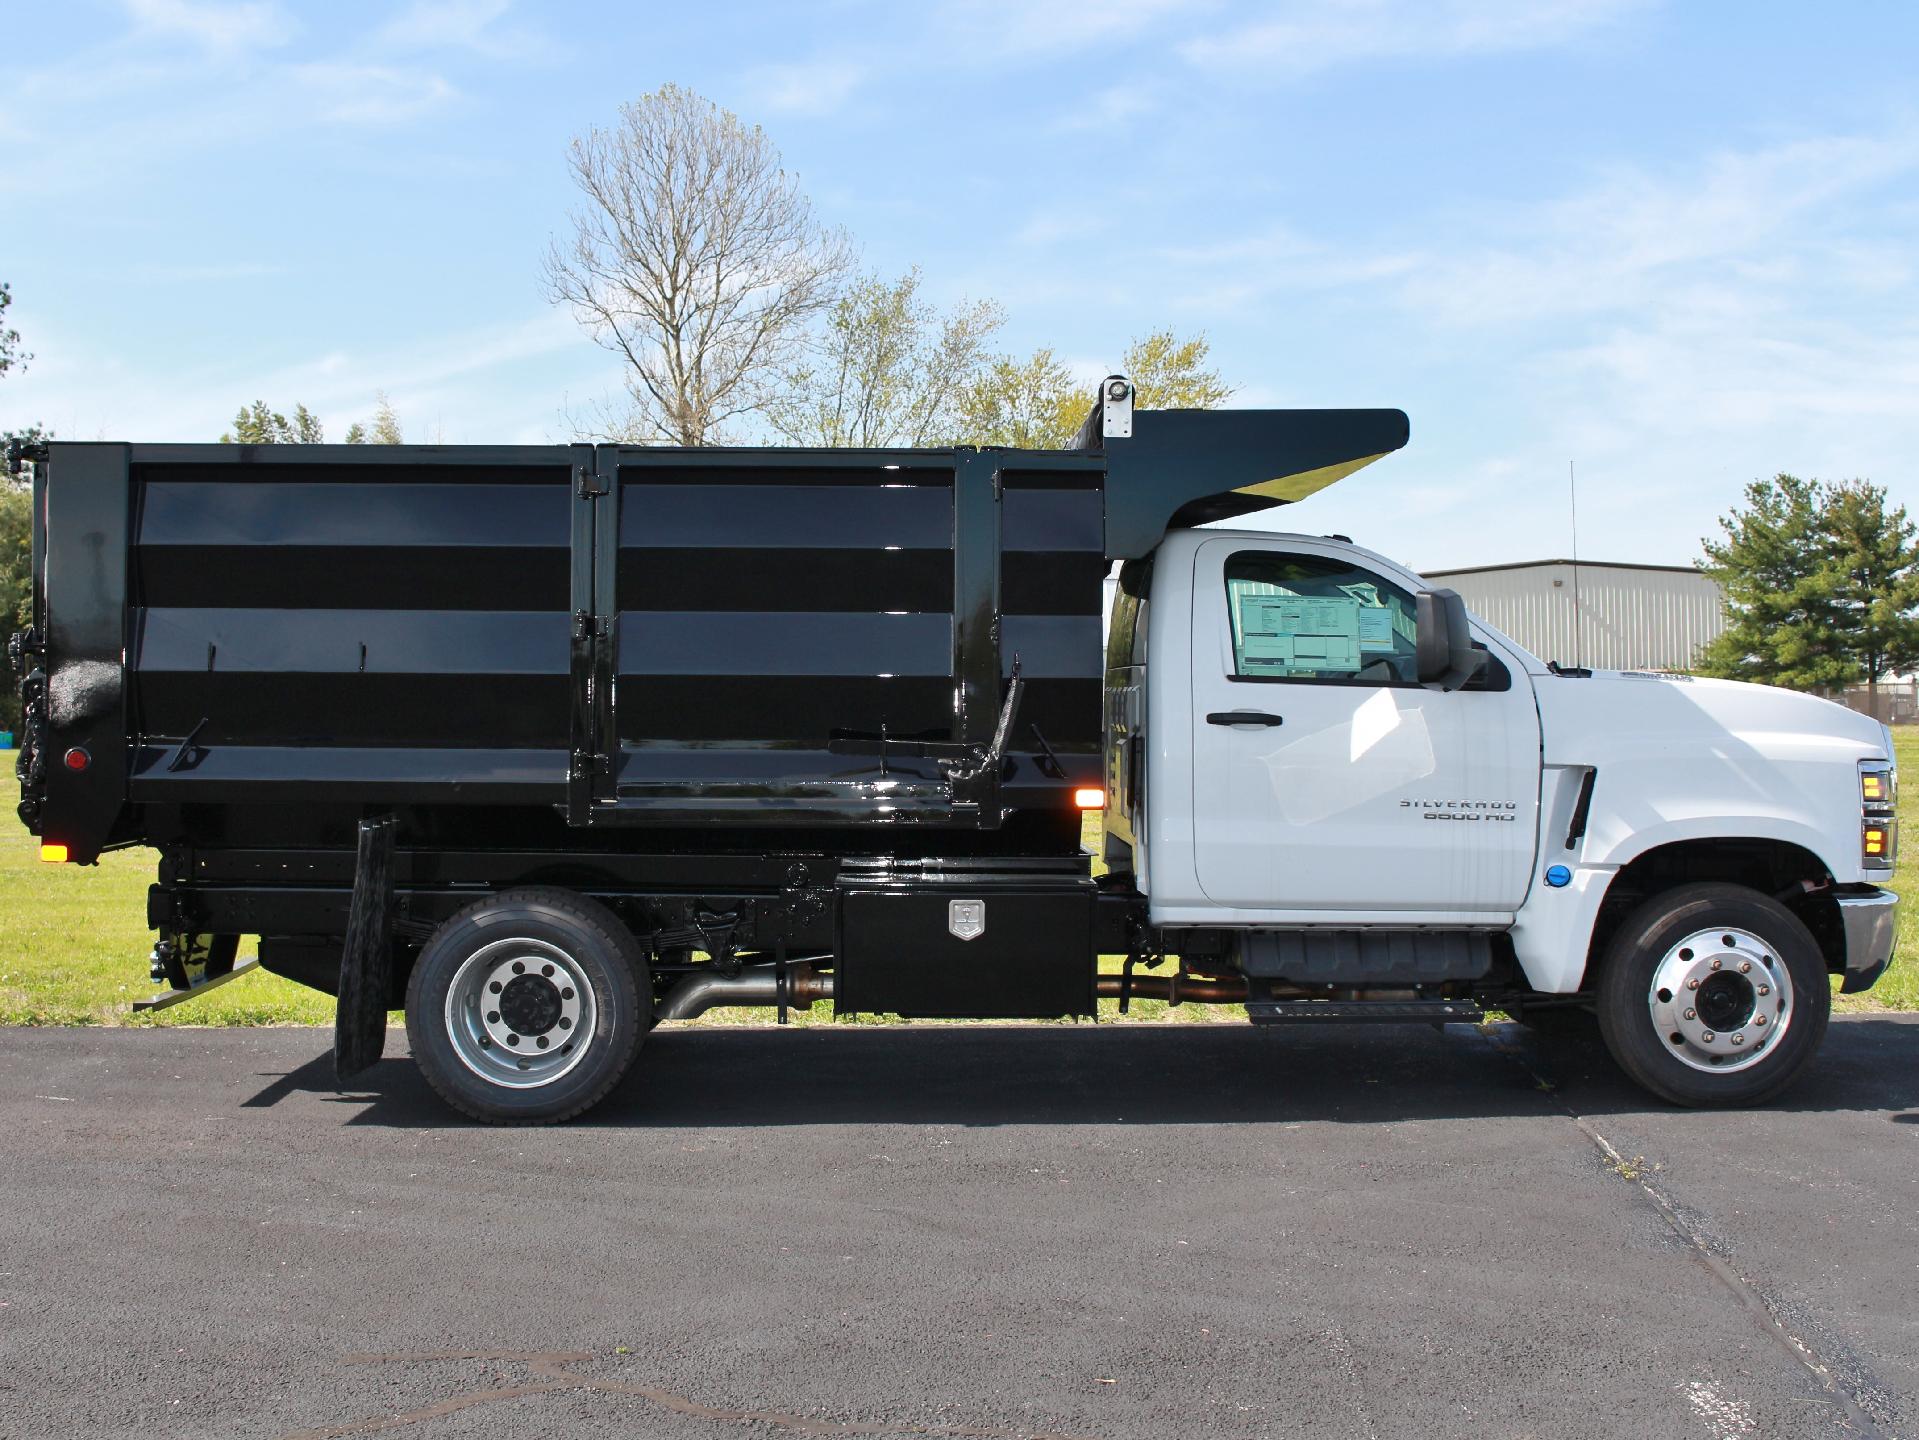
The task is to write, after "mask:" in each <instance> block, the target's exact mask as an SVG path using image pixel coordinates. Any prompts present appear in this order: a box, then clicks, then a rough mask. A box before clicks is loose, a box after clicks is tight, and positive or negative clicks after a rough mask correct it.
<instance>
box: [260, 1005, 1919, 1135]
mask: <svg viewBox="0 0 1919 1440" xmlns="http://www.w3.org/2000/svg"><path fill="white" fill-rule="evenodd" d="M401 1045H403V1041H400V1040H399V1038H398V1037H397V1036H396V1037H394V1044H393V1045H392V1046H390V1047H389V1048H390V1050H391V1049H393V1048H399V1047H400V1046H401ZM301 1093H305V1094H312V1095H314V1096H316V1097H323V1098H325V1099H327V1100H329V1101H333V1102H336V1103H339V1104H342V1105H349V1106H354V1107H359V1108H358V1113H356V1114H355V1115H353V1116H352V1117H351V1119H350V1120H349V1121H348V1122H347V1123H350V1124H356V1125H385V1126H399V1127H423V1128H443V1127H445V1126H447V1125H449V1124H457V1123H459V1122H458V1121H457V1119H456V1118H455V1117H454V1116H453V1114H452V1112H451V1111H450V1110H448V1109H447V1107H446V1106H445V1105H444V1104H443V1103H442V1102H441V1101H440V1100H439V1098H438V1097H437V1096H435V1095H434V1094H433V1092H432V1091H431V1089H430V1088H429V1087H428V1086H427V1084H426V1082H425V1081H424V1080H423V1079H422V1078H421V1076H420V1074H419V1072H418V1070H416V1069H415V1068H414V1066H413V1065H412V1064H411V1063H410V1062H408V1061H407V1060H405V1059H403V1058H389V1059H387V1060H384V1061H382V1062H381V1063H380V1064H379V1065H377V1066H376V1067H374V1069H373V1070H371V1071H369V1072H368V1073H367V1074H366V1075H364V1076H362V1077H360V1079H359V1081H358V1082H356V1083H355V1084H354V1085H352V1086H351V1087H348V1088H347V1089H345V1090H342V1089H341V1088H340V1087H339V1086H337V1085H336V1084H335V1082H334V1080H333V1068H332V1056H331V1054H330V1053H327V1054H322V1055H320V1056H318V1057H316V1058H315V1059H314V1060H313V1061H310V1062H309V1063H307V1064H305V1065H302V1066H300V1067H299V1068H298V1069H296V1070H293V1071H291V1072H289V1073H287V1074H286V1075H284V1076H281V1077H279V1078H278V1079H276V1080H274V1081H273V1082H272V1083H271V1084H269V1085H268V1086H266V1087H265V1088H264V1089H262V1090H261V1091H260V1092H259V1093H257V1094H256V1095H254V1096H252V1097H251V1098H249V1099H247V1100H245V1101H243V1102H242V1103H243V1104H244V1105H245V1106H247V1107H250V1108H253V1107H267V1106H272V1105H275V1104H277V1103H279V1102H280V1101H282V1100H284V1099H286V1098H288V1097H289V1096H292V1095H295V1094H301ZM1671 1108H1672V1107H1669V1106H1666V1105H1665V1104H1664V1103H1663V1102H1661V1101H1658V1100H1655V1099H1653V1098H1652V1097H1650V1096H1648V1095H1646V1094H1645V1093H1644V1092H1643V1091H1641V1090H1639V1089H1638V1088H1637V1087H1635V1086H1634V1085H1633V1084H1632V1083H1631V1082H1630V1081H1628V1080H1627V1079H1626V1078H1625V1077H1624V1076H1623V1075H1621V1074H1620V1072H1619V1070H1618V1069H1617V1067H1615V1066H1614V1065H1613V1063H1612V1060H1611V1058H1610V1057H1609V1056H1608V1055H1607V1054H1606V1051H1605V1049H1604V1047H1603V1046H1602V1045H1601V1044H1600V1043H1599V1041H1598V1039H1597V1038H1596V1036H1595V1037H1592V1038H1586V1037H1583V1036H1571V1037H1567V1036H1561V1035H1553V1036H1550V1037H1546V1036H1538V1035H1535V1034H1533V1033H1532V1032H1531V1031H1528V1030H1526V1029H1523V1028H1522V1027H1520V1026H1516V1025H1498V1026H1487V1027H1484V1028H1480V1027H1473V1026H1465V1025H1452V1026H1447V1027H1446V1028H1445V1029H1444V1030H1443V1031H1442V1030H1435V1029H1432V1028H1429V1027H1425V1026H1409V1025H1402V1026H1372V1025H1368V1026H1357V1025H1327V1026H1298V1027H1292V1028H1287V1029H1261V1028H1255V1027H1252V1026H1243V1025H1233V1024H1221V1025H1218V1026H1203V1025H1182V1026H1177V1027H1175V1026H1146V1025H1105V1026H1100V1027H1098V1028H1094V1027H1092V1026H1082V1027H1071V1028H1068V1027H1058V1026H916V1027H911V1028H907V1027H881V1026H858V1027H853V1026H821V1027H808V1028H795V1029H793V1030H789V1031H785V1032H781V1031H776V1030H771V1029H720V1028H714V1029H704V1030H702V1029H687V1030H681V1029H670V1030H661V1031H657V1032H655V1034H654V1035H653V1036H651V1037H650V1038H649V1039H648V1041H647V1044H646V1046H645V1047H644V1048H643V1049H642V1051H641V1054H640V1060H639V1063H638V1064H637V1065H636V1066H635V1067H634V1072H633V1074H632V1075H631V1076H630V1077H629V1078H628V1079H627V1081H626V1082H625V1083H624V1084H623V1085H622V1086H621V1088H620V1089H619V1090H618V1091H616V1092H615V1093H614V1094H613V1095H612V1096H610V1097H609V1098H608V1099H607V1100H606V1101H605V1102H604V1103H603V1104H601V1105H600V1106H599V1107H598V1108H597V1109H596V1110H594V1111H593V1112H591V1113H590V1114H589V1115H587V1116H585V1117H582V1118H581V1119H580V1120H578V1121H575V1122H574V1123H575V1124H577V1125H586V1126H593V1127H597V1128H641V1129H644V1128H693V1129H699V1128H713V1127H725V1126H792V1125H843V1124H928V1125H967V1126H998V1125H1206V1124H1297V1123H1304V1122H1313V1121H1319V1122H1334V1123H1343V1124H1380V1123H1385V1122H1389V1121H1394V1120H1437V1119H1489V1118H1498V1117H1520V1116H1544V1115H1554V1114H1563V1113H1565V1112H1566V1111H1568V1110H1572V1111H1575V1112H1577V1113H1579V1114H1582V1115H1609V1114H1621V1113H1646V1112H1653V1113H1658V1112H1660V1111H1667V1110H1670V1109H1671ZM1767 1108H1771V1109H1778V1110H1783V1111H1789V1112H1820V1111H1889V1112H1905V1113H1894V1114H1892V1115H1891V1117H1890V1118H1892V1119H1893V1120H1895V1121H1897V1122H1900V1123H1914V1121H1915V1120H1919V1115H1915V1114H1914V1113H1912V1112H1915V1111H1919V1017H1915V1018H1914V1019H1912V1020H1897V1019H1878V1018H1869V1017H1849V1018H1847V1019H1844V1020H1841V1021H1836V1022H1835V1023H1834V1025H1833V1027H1832V1031H1831V1033H1830V1035H1829V1036H1828V1038H1827V1040H1826V1044H1825V1047H1824V1049H1823V1051H1822V1052H1821V1054H1820V1056H1819V1058H1818V1060H1817V1061H1815V1063H1814V1065H1813V1067H1812V1068H1811V1070H1810V1071H1808V1072H1807V1074H1806V1075H1805V1076H1803V1077H1802V1078H1801V1080H1800V1081H1799V1083H1798V1084H1797V1085H1796V1086H1795V1087H1794V1088H1793V1089H1792V1090H1791V1091H1790V1092H1789V1093H1788V1094H1787V1095H1786V1096H1785V1097H1784V1098H1783V1099H1781V1100H1779V1101H1776V1102H1774V1103H1773V1104H1772V1105H1771V1106H1769V1107H1767Z"/></svg>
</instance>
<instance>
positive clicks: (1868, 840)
mask: <svg viewBox="0 0 1919 1440" xmlns="http://www.w3.org/2000/svg"><path fill="white" fill-rule="evenodd" d="M1888 836H1889V829H1888V827H1887V826H1884V825H1868V826H1866V831H1865V836H1864V840H1865V844H1864V846H1863V849H1864V850H1865V856H1866V859H1868V860H1881V861H1883V860H1884V859H1885V858H1886V851H1887V849H1888V848H1889V847H1888V844H1887V841H1888Z"/></svg>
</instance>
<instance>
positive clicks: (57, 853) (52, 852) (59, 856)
mask: <svg viewBox="0 0 1919 1440" xmlns="http://www.w3.org/2000/svg"><path fill="white" fill-rule="evenodd" d="M40 858H41V859H42V860H44V861H46V862H47V863H48V864H49V865H64V864H66V863H67V847H66V846H64V845H42V846H41V847H40Z"/></svg>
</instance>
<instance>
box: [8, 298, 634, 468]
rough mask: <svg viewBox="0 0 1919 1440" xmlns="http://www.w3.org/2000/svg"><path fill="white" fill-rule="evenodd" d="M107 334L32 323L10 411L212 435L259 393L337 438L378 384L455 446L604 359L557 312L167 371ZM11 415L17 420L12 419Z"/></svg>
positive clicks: (416, 423) (420, 427) (177, 435)
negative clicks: (385, 341)
mask: <svg viewBox="0 0 1919 1440" xmlns="http://www.w3.org/2000/svg"><path fill="white" fill-rule="evenodd" d="M112 340H113V337H111V336H92V335H63V334H60V333H58V332H57V330H56V329H54V328H51V327H48V326H46V325H43V324H42V325H36V329H35V341H36V343H35V347H34V348H35V349H36V350H37V351H39V352H40V355H41V358H40V359H36V361H35V363H34V365H33V367H32V369H30V370H28V371H26V372H25V373H24V374H22V375H20V376H18V377H16V376H13V375H9V376H8V377H7V390H6V392H5V394H4V398H5V400H6V402H7V416H8V417H11V419H12V420H17V421H24V420H25V419H27V418H32V419H35V420H40V421H42V422H44V423H46V424H47V425H49V426H50V427H51V428H52V429H53V430H54V431H55V432H56V433H58V434H60V435H62V436H64V437H65V438H67V439H73V440H79V439H113V440H142V441H194V440H210V439H213V438H215V437H216V436H218V435H219V434H220V432H221V430H222V429H223V428H225V427H226V426H227V425H229V424H230V423H231V420H232V416H233V412H234V411H235V410H236V409H237V408H238V407H239V406H241V405H243V404H246V403H249V402H251V401H252V400H253V399H255V398H256V397H260V398H264V399H265V400H266V401H267V402H268V403H269V404H270V405H273V406H275V407H277V408H279V409H281V410H284V411H291V409H292V408H293V406H294V405H295V404H304V405H306V406H308V407H309V408H310V409H312V410H313V411H314V413H316V414H317V415H319V416H320V417H321V419H322V420H323V421H325V423H326V426H327V430H328V433H329V434H330V435H331V436H333V437H334V438H335V439H337V438H339V437H340V436H341V435H343V434H344V433H345V430H346V427H347V426H348V425H349V424H351V423H352V422H353V421H355V420H364V419H365V418H366V417H367V416H368V415H369V414H370V413H371V412H372V409H373V405H374V399H375V391H376V390H383V391H385V392H386V393H387V394H388V395H390V396H391V397H392V401H393V405H394V408H395V409H396V410H398V411H399V413H400V416H401V418H402V420H403V421H405V422H407V424H408V433H409V434H410V435H419V436H424V435H425V434H427V433H428V431H429V430H430V429H432V428H433V427H434V426H436V425H437V426H438V427H440V428H441V429H442V430H443V432H444V434H445V436H446V439H447V440H448V441H449V442H450V443H462V442H473V443H480V442H494V441H497V440H498V438H499V435H500V429H501V427H502V426H503V425H514V424H516V422H517V424H518V426H519V427H520V432H519V433H525V430H526V427H527V426H529V425H532V424H534V423H535V422H534V421H533V420H532V419H531V418H530V414H531V412H533V411H536V410H540V409H544V406H545V402H544V401H539V402H531V401H528V400H527V399H526V396H527V394H528V393H530V391H529V385H528V379H529V377H537V381H536V384H535V385H534V386H533V387H532V389H533V391H534V392H536V393H538V394H540V395H547V394H550V393H551V390H552V386H551V384H550V382H551V380H552V377H553V374H554V372H555V371H558V372H560V373H561V374H574V375H580V376H583V377H584V376H586V375H588V374H597V373H599V372H601V371H602V370H603V369H604V365H603V357H601V356H600V354H599V352H597V351H595V350H594V349H593V348H592V347H591V346H590V345H589V344H588V343H587V341H586V339H585V337H584V336H582V335H581V333H580V329H579V327H578V326H577V325H576V324H574V323H573V321H572V320H571V319H570V318H569V317H568V316H566V315H564V314H562V313H561V312H560V311H558V310H556V309H542V310H540V311H537V312H534V313H531V314H528V315H524V316H521V317H518V318H515V319H512V320H507V321H503V322H502V323H500V324H497V325H492V326H485V327H480V328H475V329H472V330H467V331H462V332H459V333H456V334H445V335H437V336H433V337H429V338H426V339H420V340H408V341H405V342H402V343H399V344H389V345H378V346H367V345H355V346H349V347H345V348H339V347H335V348H330V349H328V350H326V351H323V352H320V353H317V354H314V355H311V356H309V357H307V358H304V359H300V360H296V361H292V362H291V363H285V364H280V365H273V366H268V367H265V368H262V367H261V364H260V356H259V355H258V354H257V353H247V354H232V355H228V354H224V353H221V352H217V351H214V352H209V353H210V354H212V356H213V358H211V359H208V360H205V361H202V362H200V363H197V364H187V365H183V366H176V367H174V368H172V369H169V370H167V371H164V372H152V371H147V370H144V369H140V370H136V369H134V368H133V367H131V366H130V365H129V364H128V362H126V361H125V360H124V359H123V358H122V356H121V355H120V353H119V351H118V349H117V348H116V346H115V345H114V344H113V343H112ZM9 423H11V421H10V422H9Z"/></svg>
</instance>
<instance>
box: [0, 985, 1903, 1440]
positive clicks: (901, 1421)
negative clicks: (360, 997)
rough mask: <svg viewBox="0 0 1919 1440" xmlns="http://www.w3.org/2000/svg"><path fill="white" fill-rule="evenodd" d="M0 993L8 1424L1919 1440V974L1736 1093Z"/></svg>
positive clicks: (1575, 1063) (1546, 1051)
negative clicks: (74, 1015)
mask: <svg viewBox="0 0 1919 1440" xmlns="http://www.w3.org/2000/svg"><path fill="white" fill-rule="evenodd" d="M404 1043H405V1042H404V1038H403V1037H402V1036H401V1035H399V1034H398V1033H397V1032H396V1033H395V1034H393V1035H391V1036H390V1037H389V1055H390V1056H397V1058H389V1059H387V1060H385V1061H383V1062H382V1063H381V1064H380V1065H379V1066H378V1067H376V1068H375V1069H374V1070H373V1071H372V1072H370V1073H369V1074H368V1075H366V1076H363V1077H361V1080H360V1082H358V1083H356V1084H355V1085H354V1086H353V1087H352V1088H351V1089H349V1090H346V1091H344V1092H342V1091H340V1090H337V1089H336V1088H335V1086H334V1085H333V1083H332V1072H331V1056H330V1050H329V1045H330V1036H329V1035H328V1034H327V1033H325V1032H321V1031H315V1030H301V1029H282V1030H254V1031H245V1030H190V1029H189V1030H177V1029H176V1030H42V1031H33V1030H9V1031H0V1436H5V1437H36V1440H37V1437H48V1436H59V1437H68V1436H139V1437H142V1440H155V1437H173V1436H239V1437H256V1436H257V1437H290V1436H304V1437H317V1436H348V1435H372V1434H390V1435H396V1436H401V1437H406V1440H451V1437H456V1436H462V1437H464V1436H490V1437H502V1436H531V1435H539V1436H547V1435H551V1436H560V1435H564V1436H567V1437H575V1436H646V1437H665V1440H680V1437H686V1440H695V1437H705V1440H725V1437H728V1436H760V1435H764V1436H783V1435H784V1436H865V1435H882V1436H888V1435H902V1436H910V1435H938V1436H968V1437H990V1440H997V1437H1016V1436H1017V1437H1030V1436H1041V1435H1046V1436H1088V1437H1094V1436H1096V1437H1104V1440H1125V1437H1152V1440H1167V1437H1188V1436H1192V1437H1213V1436H1230V1437H1243V1436H1279V1435H1312V1436H1314V1437H1347V1436H1351V1437H1362V1440H1371V1437H1431V1436H1454V1435H1458V1436H1475V1437H1484V1436H1539V1437H1553V1440H1562V1437H1579V1436H1659V1437H1689V1436H1697V1437H1702V1440H1720V1437H1743V1436H1747V1435H1763V1436H1798V1435H1806V1436H1828V1435H1848V1434H1851V1435H1867V1436H1875V1435H1877V1436H1899V1435H1903V1436H1919V1017H1914V1018H1910V1019H1907V1018H1897V1019H1895V1018H1870V1017H1849V1018H1846V1019H1842V1020H1839V1021H1836V1022H1835V1024H1834V1025H1833V1028H1832V1033H1831V1035H1830V1037H1829V1038H1828V1040H1827V1042H1826V1047H1825V1051H1824V1053H1823V1055H1822V1056H1821V1058H1820V1060H1819V1061H1818V1063H1817V1066H1816V1068H1815V1069H1814V1070H1813V1071H1812V1072H1811V1073H1810V1074H1809V1075H1808V1076H1807V1077H1806V1079H1805V1080H1804V1081H1803V1082H1802V1083H1801V1084H1800V1085H1799V1087H1798V1088H1797V1089H1796V1090H1794V1091H1793V1092H1792V1093H1791V1094H1790V1095H1789V1096H1788V1097H1786V1099H1785V1100H1784V1101H1782V1102H1780V1103H1779V1104H1777V1105H1775V1106H1774V1107H1772V1108H1770V1109H1766V1110H1761V1111H1754V1112H1746V1113H1736V1114H1714V1113H1696V1112H1684V1111H1678V1110H1674V1109H1671V1108H1669V1107H1666V1106H1664V1105H1662V1104H1660V1103H1658V1102H1656V1101H1652V1100H1649V1099H1647V1098H1646V1097H1644V1096H1642V1095H1641V1094H1640V1093H1639V1092H1637V1091H1635V1090H1633V1089H1632V1088H1631V1087H1630V1086H1628V1085H1627V1084H1626V1083H1625V1082H1624V1081H1623V1080H1622V1079H1621V1078H1620V1077H1619V1076H1618V1074H1617V1072H1616V1071H1615V1070H1614V1069H1613V1068H1612V1066H1611V1064H1610V1062H1609V1061H1608V1060H1607V1059H1606V1057H1605V1055H1604V1052H1603V1051H1601V1050H1600V1049H1599V1048H1598V1047H1597V1045H1596V1044H1594V1043H1589V1042H1584V1041H1580V1040H1577V1039H1574V1040H1571V1041H1557V1040H1555V1041H1554V1042H1552V1043H1550V1044H1548V1043H1547V1042H1545V1041H1543V1040H1540V1039H1536V1038H1534V1037H1532V1036H1531V1035H1530V1034H1529V1033H1528V1032H1524V1031H1520V1030H1518V1029H1516V1028H1515V1027H1510V1026H1507V1027H1499V1028H1497V1029H1493V1030H1489V1031H1485V1032H1482V1031H1479V1030H1475V1029H1472V1028H1469V1027H1464V1026H1453V1027H1448V1028H1447V1029H1445V1030H1443V1031H1440V1030H1435V1029H1431V1028H1426V1027H1396V1028H1379V1027H1370V1026H1369V1027H1333V1026H1328V1027H1324V1028H1305V1027H1300V1028H1288V1029H1281V1030H1258V1029H1253V1028H1250V1027H1243V1026H1238V1025H1215V1026H1190V1027H1177V1028H1175V1027H1164V1026H1162V1027H1148V1026H1132V1027H1126V1026H1113V1025H1108V1026H1101V1027H1097V1028H1095V1027H1092V1026H1080V1027H1071V1028H1063V1027H1021V1026H981V1027H924V1028H905V1027H901V1028H887V1027H866V1026H861V1027H826V1028H820V1029H809V1030H794V1031H787V1032H779V1031H775V1030H770V1029H764V1030H761V1029H756V1030H705V1031H702V1030H685V1031H675V1030H673V1029H671V1028H670V1027H669V1028H668V1029H666V1030H662V1031H659V1032H656V1033H655V1035H654V1036H653V1037H652V1038H650V1039H649V1041H648V1043H647V1046H646V1048H645V1049H644V1050H643V1051H642V1053H641V1057H640V1064H639V1066H638V1068H637V1070H636V1073H635V1075H634V1077H633V1078H632V1079H631V1080H630V1081H629V1082H628V1084H627V1086H626V1087H625V1088H624V1089H623V1090H622V1091H621V1092H620V1093H619V1094H618V1095H616V1096H615V1097H614V1098H613V1100H612V1101H611V1102H610V1103H608V1104H607V1105H605V1106H603V1107H602V1108H601V1109H600V1110H599V1111H597V1112H596V1113H595V1114H594V1115H593V1116H592V1117H589V1118H588V1119H587V1120H585V1121H583V1122H576V1123H575V1124H573V1125H570V1126H567V1127H563V1128H559V1129H551V1130H496V1129H488V1128H485V1127H480V1126H474V1125H468V1124H464V1123H460V1122H457V1121H456V1120H454V1119H453V1118H452V1117H451V1116H450V1114H449V1112H447V1111H445V1110H444V1109H442V1107H441V1106H440V1104H439V1103H438V1102H437V1101H436V1100H435V1098H434V1097H433V1095H432V1094H431V1093H430V1092H429V1091H428V1090H427V1088H426V1086H425V1084H424V1083H423V1082H422V1081H421V1080H420V1079H419V1077H418V1076H417V1074H416V1073H415V1072H414V1070H413V1067H412V1065H411V1064H410V1063H409V1062H407V1061H406V1060H405V1059H404V1055H403V1052H404Z"/></svg>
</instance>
